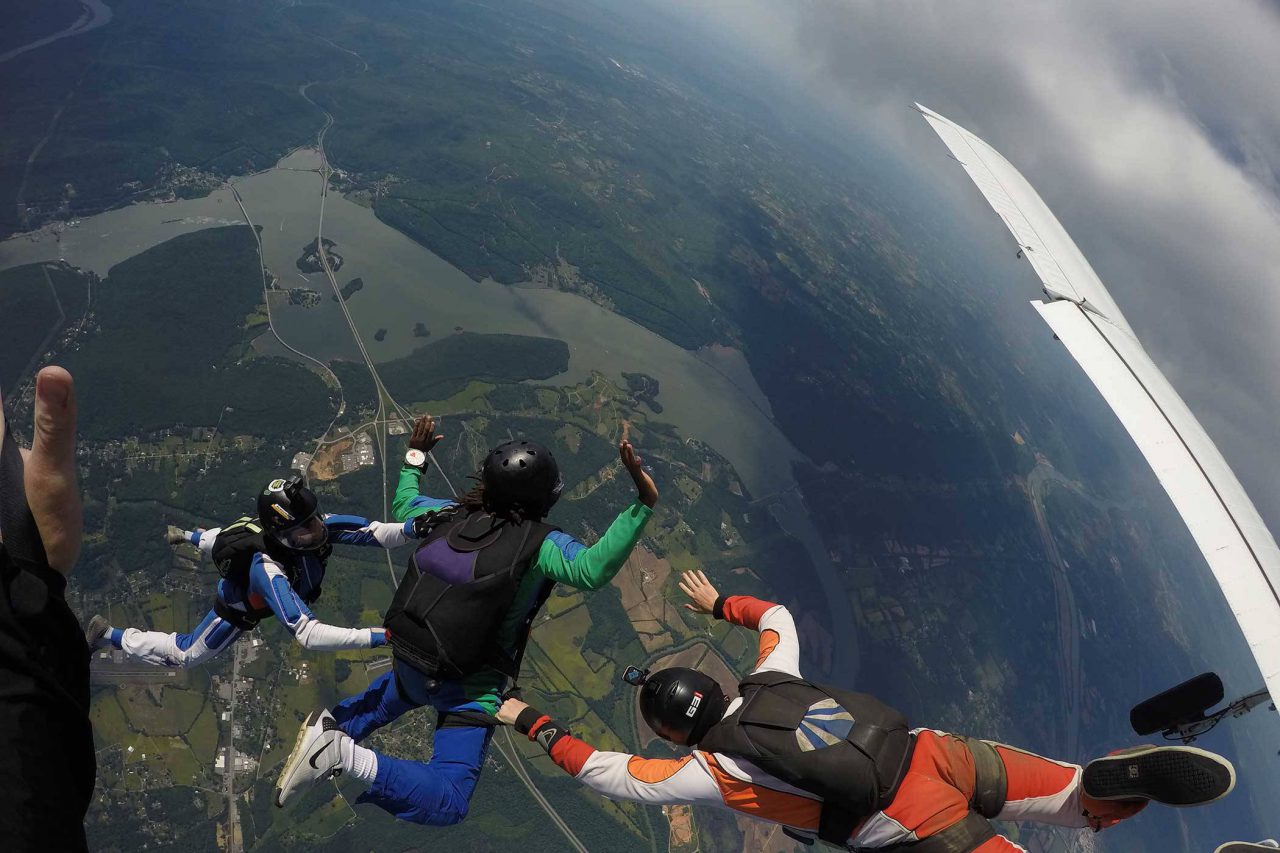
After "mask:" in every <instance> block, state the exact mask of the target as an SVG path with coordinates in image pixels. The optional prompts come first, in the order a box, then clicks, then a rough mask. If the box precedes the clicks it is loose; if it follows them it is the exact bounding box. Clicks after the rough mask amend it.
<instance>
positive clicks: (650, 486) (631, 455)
mask: <svg viewBox="0 0 1280 853" xmlns="http://www.w3.org/2000/svg"><path fill="white" fill-rule="evenodd" d="M618 456H619V457H620V458H621V459H622V467H623V468H626V469H627V473H628V474H630V475H631V479H632V481H633V482H634V483H635V484H636V496H637V498H638V499H639V501H640V503H642V504H644V505H645V506H647V507H649V509H653V508H654V507H655V506H657V503H658V487H657V486H655V485H654V483H653V478H652V477H650V476H649V472H648V471H646V470H644V460H643V459H641V458H640V457H639V456H637V455H636V449H635V448H634V447H632V446H631V442H630V441H628V440H627V439H626V438H625V437H624V438H623V439H622V440H621V441H619V442H618Z"/></svg>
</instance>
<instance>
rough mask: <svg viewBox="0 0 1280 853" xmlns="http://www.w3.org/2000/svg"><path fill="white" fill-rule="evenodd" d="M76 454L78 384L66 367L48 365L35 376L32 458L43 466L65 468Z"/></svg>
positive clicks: (69, 465) (70, 464) (70, 463)
mask: <svg viewBox="0 0 1280 853" xmlns="http://www.w3.org/2000/svg"><path fill="white" fill-rule="evenodd" d="M75 456H76V394H75V385H74V383H73V382H72V381H71V374H70V373H68V372H67V371H66V370H64V369H62V368H61V367H46V368H45V369H44V370H42V371H40V374H39V375H38V376H37V377H36V406H35V435H34V436H32V439H31V460H32V462H33V463H35V464H36V465H38V466H41V467H50V468H59V469H66V468H68V467H73V466H74V465H75Z"/></svg>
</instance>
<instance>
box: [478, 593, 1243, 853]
mask: <svg viewBox="0 0 1280 853" xmlns="http://www.w3.org/2000/svg"><path fill="white" fill-rule="evenodd" d="M680 586H681V589H682V590H684V592H685V593H686V594H687V595H688V596H689V598H690V599H691V601H692V604H687V605H686V607H688V608H689V609H690V610H694V611H695V612H700V613H708V614H714V615H715V616H716V617H717V618H720V619H725V620H727V621H729V622H732V623H733V624H735V625H741V626H743V627H746V628H751V629H752V630H755V631H758V632H759V633H760V653H759V658H758V659H757V661H756V666H755V669H753V670H752V673H751V675H749V676H748V677H747V679H744V681H743V682H742V684H740V685H739V688H740V690H739V692H740V693H742V694H744V695H745V696H746V701H744V699H743V696H737V697H732V698H731V697H729V696H726V695H725V694H724V692H723V690H722V689H721V688H720V687H719V685H718V684H717V683H716V682H715V681H714V679H712V678H711V677H710V676H707V675H705V674H704V673H701V672H698V671H696V670H691V669H683V668H675V669H667V670H662V671H659V672H656V673H653V674H649V673H647V672H642V671H640V670H638V669H636V668H635V667H631V668H629V669H628V673H627V676H626V680H627V681H628V682H629V683H632V684H635V685H637V686H640V687H641V695H640V710H641V714H642V716H643V717H644V718H645V721H646V722H647V723H648V724H649V726H650V727H651V728H652V729H653V730H654V731H655V732H657V733H658V734H659V735H661V736H662V737H664V738H665V739H667V740H669V741H671V742H673V743H677V744H681V745H686V746H692V747H699V746H700V748H695V749H693V751H692V752H691V753H690V754H689V755H686V756H684V757H682V758H642V757H640V756H637V755H628V754H625V753H620V752H605V751H602V750H597V749H596V748H594V747H592V746H591V745H590V744H588V743H586V742H584V741H582V740H580V739H579V738H576V737H574V736H573V735H572V734H570V733H569V731H568V729H567V728H566V727H565V726H563V725H561V724H560V723H558V722H556V721H554V720H552V719H551V718H550V717H548V716H547V715H545V714H542V713H541V712H539V711H537V710H535V709H534V708H531V707H530V706H528V705H527V704H525V703H524V702H522V701H520V700H518V699H514V698H511V699H508V700H507V701H506V702H505V703H504V704H503V706H502V708H501V709H500V711H499V713H498V719H499V720H501V721H502V722H504V723H508V724H510V725H514V726H515V728H516V729H517V730H518V731H519V732H521V733H523V734H526V735H528V737H529V738H530V739H531V740H534V741H536V742H538V743H540V744H541V745H542V746H543V748H544V749H546V751H547V752H548V754H549V755H550V756H551V759H552V760H553V761H554V762H555V763H556V764H557V765H559V766H560V767H561V768H562V769H563V770H564V771H565V772H567V773H569V774H570V775H572V776H574V777H575V778H577V779H578V780H580V781H581V782H582V783H583V784H585V785H587V786H588V787H590V788H592V789H594V790H596V791H598V792H600V793H601V794H603V795H604V796H606V797H609V798H612V799H622V800H633V801H636V802H641V803H648V804H697V805H710V806H719V807H722V808H728V809H732V810H734V811H737V812H740V813H742V814H745V815H749V816H751V817H753V818H758V819H760V820H765V821H770V822H773V823H778V824H782V825H783V826H784V827H785V828H786V831H787V832H788V834H790V835H793V836H799V837H801V838H822V840H825V841H828V842H831V843H835V844H837V845H841V846H845V847H847V848H849V849H877V850H903V851H907V850H909V851H911V853H934V851H947V853H964V852H965V851H982V853H994V851H1015V850H1023V849H1024V848H1022V847H1020V846H1018V845H1016V844H1014V843H1013V842H1011V841H1009V840H1008V839H1006V838H1004V837H1002V836H1000V835H997V834H996V833H995V831H994V829H993V828H992V827H991V825H990V823H989V822H988V821H987V818H998V819H999V820H1004V821H1024V820H1025V821H1034V822H1038V823H1047V824H1055V825H1058V826H1067V827H1080V828H1090V829H1093V830H1095V831H1097V830H1100V829H1103V828H1106V827H1109V826H1112V825H1114V824H1115V823H1117V822H1119V821H1121V820H1123V819H1125V818H1128V817H1131V816H1133V815H1134V814H1136V813H1137V812H1139V811H1141V810H1142V809H1143V808H1144V807H1145V806H1146V804H1147V803H1148V802H1149V801H1152V800H1154V801H1157V802H1162V803H1166V804H1169V805H1178V806H1188V805H1200V804H1203V803H1208V802H1212V801H1214V800H1217V799H1220V798H1221V797H1224V796H1226V794H1227V793H1228V792H1230V791H1231V789H1232V788H1233V787H1234V786H1235V771H1234V769H1233V768H1232V766H1231V764H1230V762H1228V761H1227V760H1226V759H1224V758H1222V757H1220V756H1217V755H1214V754H1213V753H1210V752H1206V751H1204V750H1200V749H1194V748H1192V747H1185V746H1166V747H1150V746H1148V747H1137V748H1134V749H1126V750H1120V751H1117V752H1115V753H1112V754H1111V755H1110V756H1108V757H1105V758H1099V759H1096V760H1094V761H1092V762H1090V763H1089V764H1088V765H1087V766H1086V767H1083V768H1082V767H1081V766H1079V765H1077V764H1071V763H1068V762H1065V761H1054V760H1052V759H1048V758H1043V757H1041V756H1038V755H1034V754H1032V753H1030V752H1027V751H1025V750H1021V749H1017V748H1015V747H1011V746H1005V745H1004V744H996V743H991V742H988V741H979V740H974V739H970V738H964V737H961V736H957V735H953V734H949V733H947V732H942V731H936V730H934V729H927V728H917V729H907V728H906V726H905V720H903V719H902V718H901V716H900V715H898V714H897V712H896V711H893V710H892V709H890V708H887V706H884V705H882V704H880V703H878V702H877V701H876V700H875V699H873V698H872V697H869V696H865V695H863V694H855V693H852V692H848V691H842V690H840V689H838V688H829V687H826V686H823V685H813V684H812V683H810V682H807V681H805V680H803V679H802V678H801V676H800V646H799V641H798V638H797V636H796V628H795V622H794V621H793V619H792V617H791V614H790V613H789V612H788V611H787V609H786V608H785V607H783V606H781V605H779V604H772V603H770V602H767V601H761V600H759V599H756V598H752V597H749V596H732V597H727V598H726V597H721V596H720V595H719V594H718V593H717V592H716V590H715V588H714V587H713V586H712V585H711V584H710V583H709V582H708V581H707V579H706V577H705V575H703V574H702V573H701V572H687V573H685V575H684V576H683V578H682V579H681V581H680ZM784 694H785V695H784ZM762 697H763V698H762ZM810 698H813V699H814V701H812V702H810V701H809V699H810ZM850 710H852V712H853V713H850ZM788 714H790V715H791V716H789V717H788ZM779 715H781V716H779ZM784 717H785V718H786V720H785V721H784V722H780V720H781V719H782V718H784ZM793 724H794V725H793ZM760 726H763V728H761V727H760ZM788 726H789V727H790V728H788ZM744 734H745V735H746V740H743V739H742V736H743V735H744ZM779 735H781V737H780V738H779ZM770 738H774V739H773V740H770ZM708 743H714V744H716V745H717V746H718V747H721V746H724V745H725V744H731V745H732V748H731V749H730V751H729V752H725V751H722V750H721V749H720V748H716V749H709V748H707V744H708ZM744 753H745V754H744ZM747 756H750V757H747ZM815 758H818V759H819V761H820V762H821V763H822V765H823V767H825V771H823V770H819V771H818V772H815V770H814V768H815V766H816V765H815V764H814V763H813V760H814V759H815ZM831 758H835V759H836V761H835V762H834V765H833V763H832V762H831V761H830V759H831ZM762 765H764V766H767V767H768V768H769V770H766V769H764V766H762ZM833 766H834V767H835V768H836V771H835V772H834V773H832V770H831V768H832V767H833ZM824 773H825V775H824ZM781 777H785V779H784V778H781ZM850 779H853V780H855V783H853V784H850V783H849V780H850Z"/></svg>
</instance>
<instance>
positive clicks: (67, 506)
mask: <svg viewBox="0 0 1280 853" xmlns="http://www.w3.org/2000/svg"><path fill="white" fill-rule="evenodd" d="M3 411H4V410H3V403H2V401H0V437H3V435H4V414H3ZM22 458H23V470H24V475H23V486H24V488H25V489H26V492H27V505H28V506H29V507H30V508H31V515H32V517H33V518H34V519H35V522H36V529H37V530H39V531H40V539H41V541H42V542H43V543H44V551H45V556H46V557H47V558H48V561H49V566H50V567H51V568H53V569H56V570H57V571H59V572H62V573H63V574H64V575H65V574H69V573H70V572H71V569H72V567H73V566H75V564H76V560H77V559H79V557H80V537H81V535H82V533H83V532H84V510H83V507H82V504H81V503H80V488H79V485H78V484H77V482H76V394H75V384H74V383H73V382H72V379H71V374H70V373H68V372H67V371H66V370H64V369H62V368H61V367H46V368H45V369H44V370H41V371H40V373H39V374H38V375H37V376H36V403H35V430H34V435H33V436H32V439H31V450H29V451H28V450H24V451H22Z"/></svg>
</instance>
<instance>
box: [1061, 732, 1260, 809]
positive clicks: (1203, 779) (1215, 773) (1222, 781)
mask: <svg viewBox="0 0 1280 853" xmlns="http://www.w3.org/2000/svg"><path fill="white" fill-rule="evenodd" d="M1082 786H1083V788H1084V793H1085V794H1086V795H1088V796H1090V797H1093V798H1094V799H1097V800H1132V799H1146V800H1153V801H1155V802H1157V803H1163V804H1165V805H1167V806H1198V805H1203V804H1205V803H1212V802H1213V801H1215V800H1220V799H1222V798H1223V797H1225V796H1226V795H1227V794H1229V793H1231V791H1232V789H1234V788H1235V786H1236V771H1235V768H1234V767H1232V766H1231V762H1229V761H1227V760H1226V759H1225V758H1222V757H1220V756H1218V755H1215V754H1213V753H1212V752H1207V751H1205V750H1203V749H1196V748H1195V747H1193V746H1153V747H1151V748H1150V749H1145V750H1142V751H1140V752H1130V753H1127V754H1124V755H1113V756H1109V757H1107V758H1099V759H1096V760H1094V761H1090V762H1089V765H1088V766H1087V767H1085V769H1084V777H1083V779H1082Z"/></svg>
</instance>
